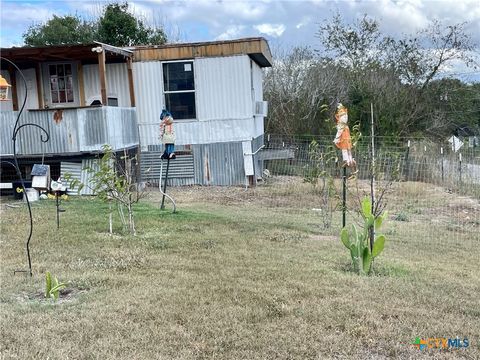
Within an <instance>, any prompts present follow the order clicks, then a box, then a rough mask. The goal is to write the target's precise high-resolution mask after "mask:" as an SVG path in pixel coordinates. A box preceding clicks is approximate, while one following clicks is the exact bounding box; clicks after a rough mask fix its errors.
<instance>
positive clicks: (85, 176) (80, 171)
mask: <svg viewBox="0 0 480 360" xmlns="http://www.w3.org/2000/svg"><path fill="white" fill-rule="evenodd" d="M86 168H93V169H94V168H96V160H95V159H83V160H82V162H67V161H62V162H61V163H60V173H61V176H62V178H64V177H65V175H66V174H69V175H70V177H71V179H72V180H73V179H75V180H78V181H80V183H82V184H84V187H83V188H82V190H80V192H78V187H74V188H72V189H69V191H68V193H69V194H71V195H94V192H93V190H92V186H91V184H90V180H91V178H92V174H91V173H89V172H88V171H87V170H85V169H86ZM67 187H68V185H67Z"/></svg>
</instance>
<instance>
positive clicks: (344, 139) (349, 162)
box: [333, 103, 356, 166]
mask: <svg viewBox="0 0 480 360" xmlns="http://www.w3.org/2000/svg"><path fill="white" fill-rule="evenodd" d="M335 121H336V123H337V134H336V135H335V140H333V142H334V143H335V145H336V146H337V148H339V149H340V150H342V157H343V162H344V165H346V166H355V165H356V162H355V159H354V158H353V156H352V139H351V138H350V129H349V128H348V125H347V123H348V110H347V108H346V107H345V106H343V105H342V104H341V103H339V104H338V106H337V112H336V113H335Z"/></svg>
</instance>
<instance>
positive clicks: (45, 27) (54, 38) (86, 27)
mask: <svg viewBox="0 0 480 360" xmlns="http://www.w3.org/2000/svg"><path fill="white" fill-rule="evenodd" d="M23 40H24V42H25V45H27V46H45V45H63V44H87V43H92V42H93V40H95V24H94V23H91V22H88V21H85V20H82V19H81V18H80V17H79V16H77V15H67V16H62V17H60V16H56V15H53V18H52V19H50V20H48V21H47V22H46V23H45V24H36V25H32V26H30V27H29V28H28V30H27V31H26V32H25V33H24V34H23Z"/></svg>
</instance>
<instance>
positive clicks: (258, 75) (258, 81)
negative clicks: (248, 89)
mask: <svg viewBox="0 0 480 360" xmlns="http://www.w3.org/2000/svg"><path fill="white" fill-rule="evenodd" d="M250 61H251V64H252V83H253V98H254V101H262V100H263V71H262V68H261V67H260V66H258V65H257V63H256V62H255V61H253V60H250ZM253 106H255V104H253ZM263 132H264V118H263V116H255V134H254V136H253V137H258V136H260V135H263ZM254 151H255V149H254Z"/></svg>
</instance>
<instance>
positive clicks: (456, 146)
mask: <svg viewBox="0 0 480 360" xmlns="http://www.w3.org/2000/svg"><path fill="white" fill-rule="evenodd" d="M448 142H449V143H450V144H452V150H453V151H454V152H457V151H458V150H460V148H461V147H462V146H463V141H461V140H460V139H459V138H457V137H456V136H452V137H451V138H450V139H448Z"/></svg>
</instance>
